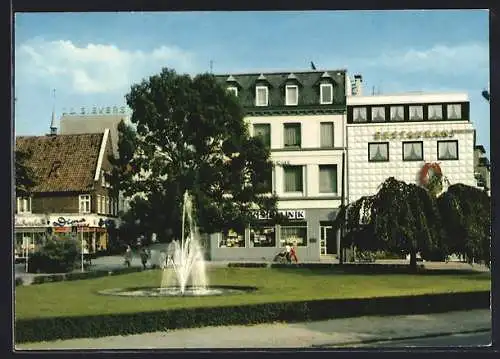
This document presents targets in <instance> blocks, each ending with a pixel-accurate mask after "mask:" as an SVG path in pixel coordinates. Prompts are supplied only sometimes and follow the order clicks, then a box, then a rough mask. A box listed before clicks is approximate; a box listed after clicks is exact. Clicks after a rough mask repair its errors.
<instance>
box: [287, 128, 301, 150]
mask: <svg viewBox="0 0 500 359" xmlns="http://www.w3.org/2000/svg"><path fill="white" fill-rule="evenodd" d="M283 129H284V137H285V138H284V140H285V141H284V145H285V147H300V145H301V136H302V134H301V131H300V123H285V124H284V125H283Z"/></svg>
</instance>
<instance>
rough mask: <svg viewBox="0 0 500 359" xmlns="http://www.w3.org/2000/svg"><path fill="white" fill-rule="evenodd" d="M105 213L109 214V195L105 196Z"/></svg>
mask: <svg viewBox="0 0 500 359" xmlns="http://www.w3.org/2000/svg"><path fill="white" fill-rule="evenodd" d="M104 214H109V197H108V196H104Z"/></svg>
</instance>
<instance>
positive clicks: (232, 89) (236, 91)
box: [227, 86, 238, 97]
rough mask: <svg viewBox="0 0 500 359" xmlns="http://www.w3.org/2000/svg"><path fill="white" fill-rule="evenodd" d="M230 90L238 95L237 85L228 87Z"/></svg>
mask: <svg viewBox="0 0 500 359" xmlns="http://www.w3.org/2000/svg"><path fill="white" fill-rule="evenodd" d="M227 90H228V91H229V92H231V93H232V94H233V95H234V96H236V97H238V88H237V87H235V86H229V87H228V88H227Z"/></svg>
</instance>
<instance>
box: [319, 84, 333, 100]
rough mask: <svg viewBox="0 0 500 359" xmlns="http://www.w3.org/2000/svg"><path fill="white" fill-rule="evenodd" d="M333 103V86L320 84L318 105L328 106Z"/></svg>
mask: <svg viewBox="0 0 500 359" xmlns="http://www.w3.org/2000/svg"><path fill="white" fill-rule="evenodd" d="M332 103H333V85H332V84H321V85H320V104H321V105H330V104H332Z"/></svg>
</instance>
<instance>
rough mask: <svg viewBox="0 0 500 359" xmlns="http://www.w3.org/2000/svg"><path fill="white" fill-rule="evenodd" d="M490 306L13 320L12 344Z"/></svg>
mask: <svg viewBox="0 0 500 359" xmlns="http://www.w3.org/2000/svg"><path fill="white" fill-rule="evenodd" d="M489 306H490V292H489V291H480V292H463V293H445V294H426V295H417V296H400V297H380V298H357V299H325V300H311V301H301V302H283V303H264V304H252V305H244V306H227V307H199V308H182V309H173V310H163V311H151V312H140V313H123V314H108V315H94V316H75V317H59V318H33V319H20V320H17V321H16V325H15V341H16V343H25V342H39V341H52V340H60V339H71V338H97V337H104V336H113V335H130V334H138V333H147V332H155V331H165V330H168V329H181V328H192V327H201V326H220V325H235V324H258V323H270V322H275V321H285V322H297V321H309V320H320V319H330V318H342V317H344V318H345V317H355V316H363V315H398V314H399V315H402V314H416V313H439V312H446V311H450V310H470V309H478V308H489Z"/></svg>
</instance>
